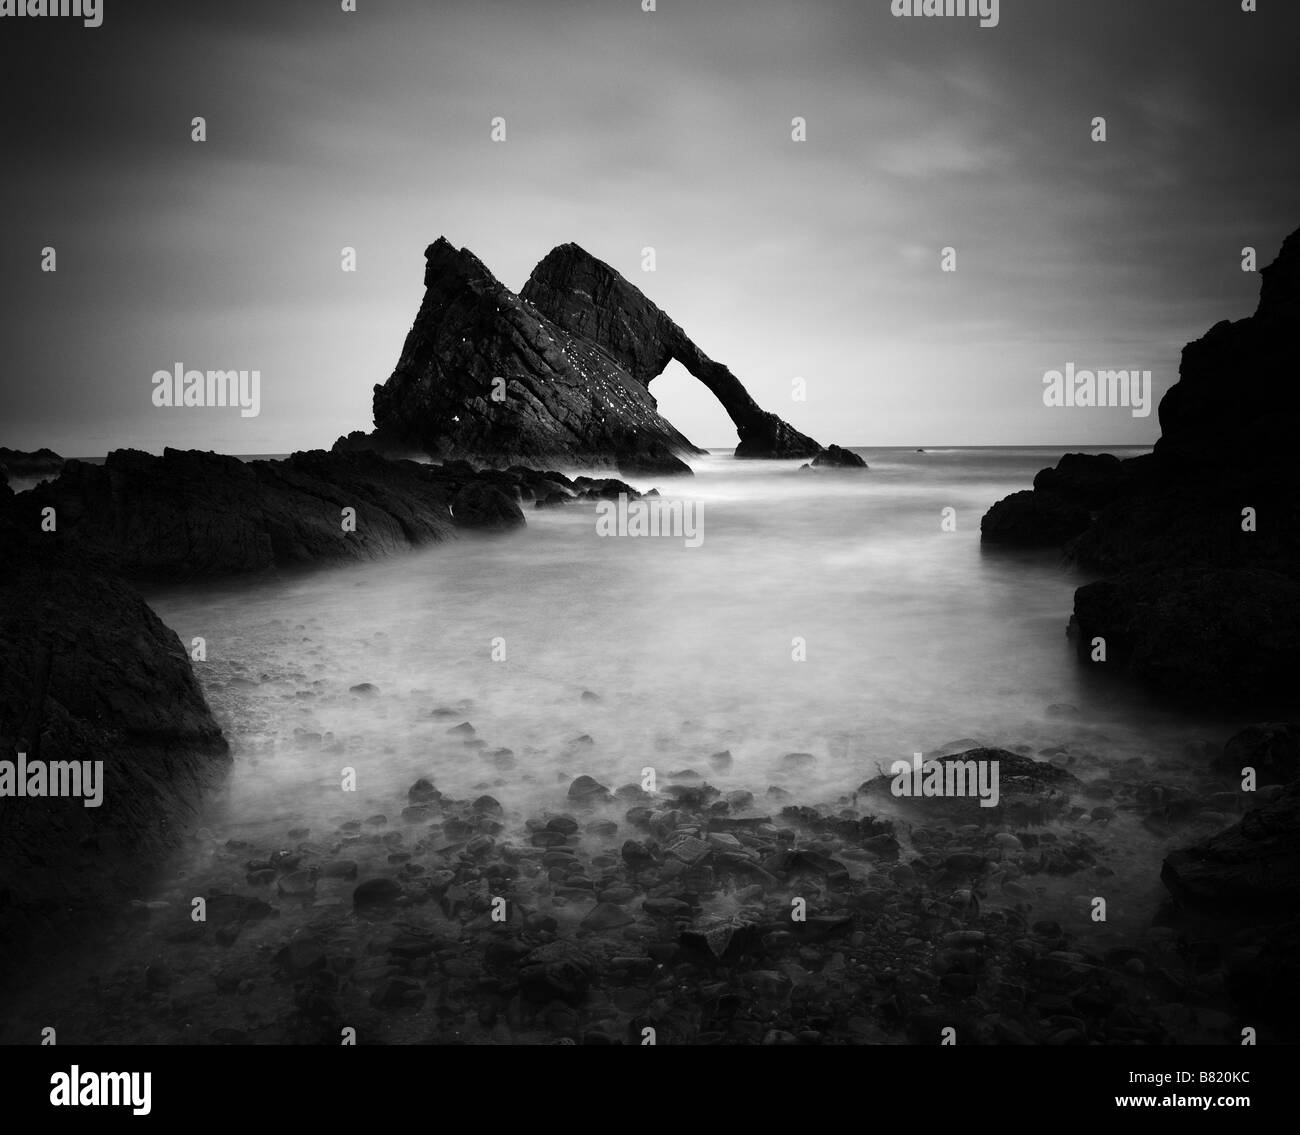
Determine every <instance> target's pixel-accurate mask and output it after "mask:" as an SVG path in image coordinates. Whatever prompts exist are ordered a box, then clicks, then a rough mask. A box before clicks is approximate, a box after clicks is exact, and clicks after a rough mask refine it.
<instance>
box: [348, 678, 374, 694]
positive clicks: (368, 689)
mask: <svg viewBox="0 0 1300 1135" xmlns="http://www.w3.org/2000/svg"><path fill="white" fill-rule="evenodd" d="M348 693H350V694H357V695H359V696H361V697H370V696H372V695H374V694H377V693H379V687H378V686H376V685H375V684H374V683H373V682H361V683H360V684H358V685H355V686H349V687H348Z"/></svg>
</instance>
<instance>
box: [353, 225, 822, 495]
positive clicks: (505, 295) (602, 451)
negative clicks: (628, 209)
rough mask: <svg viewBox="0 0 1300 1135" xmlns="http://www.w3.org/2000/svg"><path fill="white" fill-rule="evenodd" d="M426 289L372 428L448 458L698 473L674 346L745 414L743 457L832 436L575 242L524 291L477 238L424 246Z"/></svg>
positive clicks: (379, 395)
mask: <svg viewBox="0 0 1300 1135" xmlns="http://www.w3.org/2000/svg"><path fill="white" fill-rule="evenodd" d="M425 259H426V267H425V296H424V300H423V302H422V303H421V305H420V311H419V313H418V315H417V316H416V320H415V324H414V326H413V327H412V328H411V331H410V333H409V334H408V336H407V339H406V343H405V345H404V347H403V350H402V355H401V357H400V359H399V360H398V364H397V367H396V368H395V370H394V371H393V374H392V377H390V378H389V380H388V381H387V382H386V383H385V384H383V385H382V386H376V387H375V426H376V434H377V436H380V437H382V438H384V439H385V441H386V443H388V444H403V443H405V444H412V445H417V446H419V447H420V448H422V449H423V450H424V451H425V452H428V453H429V454H431V455H433V456H435V457H438V458H472V459H475V460H479V461H486V462H489V463H507V464H508V463H512V462H528V461H536V460H537V459H540V458H545V459H548V460H552V461H569V462H573V463H576V464H602V463H610V464H619V465H620V466H624V465H626V466H628V467H632V466H636V467H646V465H647V463H648V464H649V465H650V466H658V467H659V468H660V469H661V471H664V472H672V471H675V472H688V471H689V469H688V467H686V466H685V465H684V464H683V463H682V462H681V461H680V460H679V459H678V455H680V454H690V453H698V452H701V451H699V450H698V449H696V447H694V446H693V445H692V444H691V443H690V442H689V441H688V440H687V439H686V438H685V437H684V436H682V434H681V433H679V432H678V431H677V430H676V429H675V428H674V427H673V426H672V424H671V423H669V422H667V421H666V420H665V419H664V418H663V417H662V416H661V415H660V414H659V412H658V406H657V403H656V401H655V399H654V397H653V395H652V394H651V393H650V390H649V385H650V383H651V382H652V381H653V379H655V378H656V377H657V376H658V375H660V374H662V373H663V370H664V368H665V367H666V366H667V365H668V364H669V363H670V362H671V361H673V360H674V359H676V360H677V361H679V362H680V363H681V364H682V365H683V366H684V367H685V368H686V370H687V371H689V372H690V373H691V374H692V375H694V376H695V377H696V378H697V379H699V380H700V381H701V382H702V383H703V384H704V385H705V386H706V387H707V388H708V389H709V390H710V391H712V393H713V394H714V395H715V397H717V399H718V401H719V402H720V403H721V404H722V406H723V408H724V409H725V410H726V411H727V413H728V414H729V415H730V417H731V419H732V421H733V422H734V423H735V424H736V430H737V434H738V436H739V439H740V444H739V445H738V446H737V449H736V453H737V456H741V457H804V456H814V455H816V454H818V453H820V452H821V449H822V447H821V446H820V445H819V444H818V443H817V442H815V441H813V440H812V439H811V438H809V437H806V436H805V435H803V434H801V433H800V432H799V431H798V430H796V429H794V427H792V426H790V425H789V424H788V423H786V422H784V421H782V420H781V419H780V418H778V417H777V416H776V415H775V414H771V413H769V412H767V411H764V410H763V409H762V408H761V407H759V406H758V404H757V403H755V402H754V400H753V399H752V398H751V397H750V396H749V393H748V392H747V391H746V390H745V388H744V386H743V385H742V384H741V382H740V380H739V379H737V378H736V377H735V375H733V374H732V373H731V371H729V370H728V369H727V368H726V367H725V366H723V365H722V364H720V363H717V362H715V361H714V360H712V359H710V358H709V357H708V356H707V355H706V354H705V353H704V352H703V351H701V350H700V349H699V347H697V346H696V345H695V343H694V342H692V341H691V339H690V338H689V337H688V336H687V335H686V333H685V332H684V331H683V330H682V329H681V328H680V327H679V326H678V325H677V324H676V323H674V322H673V321H672V320H671V319H669V318H668V316H667V315H666V314H665V313H664V312H663V311H662V310H660V309H659V308H658V307H657V306H656V305H655V304H654V303H652V302H651V301H650V300H649V299H648V298H647V297H646V296H645V295H644V294H643V293H642V292H641V291H640V290H639V289H638V288H636V287H635V286H633V285H632V284H631V283H629V282H628V281H627V280H626V279H624V278H623V277H622V276H621V275H620V274H619V273H618V272H617V271H615V270H614V269H613V268H611V267H610V266H609V265H608V264H606V263H604V262H603V261H600V260H597V259H596V258H595V257H594V256H592V255H591V254H590V253H589V252H587V251H586V250H585V249H583V248H581V247H580V246H579V245H577V244H573V243H569V244H562V245H559V246H558V247H556V248H554V249H552V250H551V251H550V252H549V253H548V254H547V255H546V256H545V257H544V258H543V259H542V261H541V262H540V263H539V264H538V265H537V267H536V268H535V269H534V270H533V272H532V275H531V276H530V277H529V280H528V282H527V283H526V284H525V286H524V288H523V289H522V290H521V292H520V293H519V295H515V294H514V293H512V292H511V291H510V290H509V289H508V288H506V287H505V286H504V285H503V284H501V282H500V281H499V280H497V279H496V277H495V276H493V275H492V273H491V272H490V271H489V270H488V268H487V267H486V266H485V265H484V264H483V263H482V261H480V260H479V259H478V257H476V256H475V255H474V254H473V253H472V252H470V251H469V250H468V249H464V248H461V249H457V248H456V247H455V246H454V245H452V244H451V242H450V241H448V240H447V239H446V238H445V237H439V238H438V239H437V240H436V241H434V242H433V243H432V244H431V245H429V247H428V248H427V249H426V251H425Z"/></svg>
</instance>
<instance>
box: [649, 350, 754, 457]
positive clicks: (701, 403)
mask: <svg viewBox="0 0 1300 1135" xmlns="http://www.w3.org/2000/svg"><path fill="white" fill-rule="evenodd" d="M647 389H648V390H649V391H650V393H651V395H652V396H653V397H654V399H655V401H656V402H657V403H658V407H659V413H660V415H661V416H662V417H664V418H666V419H667V420H668V421H669V422H671V423H672V424H673V425H674V426H676V427H677V429H679V430H680V431H681V432H682V433H683V434H685V435H686V436H687V437H688V438H690V439H691V441H693V442H694V443H695V444H696V445H698V446H700V447H701V448H703V449H725V450H728V451H730V450H734V449H735V448H736V446H737V445H738V444H740V434H739V433H738V432H737V431H736V423H735V422H733V421H732V420H731V415H730V414H728V413H727V410H726V407H724V406H723V405H722V403H721V402H719V401H718V398H717V396H716V395H715V394H714V393H713V392H712V391H711V390H710V389H709V388H708V387H707V386H705V385H704V383H702V382H700V380H699V379H697V378H696V377H695V376H694V375H693V374H691V373H690V371H688V370H687V369H686V368H685V367H684V366H682V364H681V363H679V362H678V361H677V360H676V359H672V360H670V361H669V363H668V365H667V366H666V367H664V369H663V371H662V372H660V373H659V374H658V375H657V376H656V377H655V378H652V379H651V380H650V381H649V383H648V384H647Z"/></svg>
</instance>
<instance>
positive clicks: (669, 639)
mask: <svg viewBox="0 0 1300 1135" xmlns="http://www.w3.org/2000/svg"><path fill="white" fill-rule="evenodd" d="M860 452H862V454H863V455H864V456H865V457H866V459H867V460H868V462H869V463H870V466H871V468H870V471H868V472H863V471H860V470H858V471H831V470H800V469H799V467H798V466H799V464H800V462H743V461H735V460H734V459H732V458H730V457H728V456H722V455H717V454H715V455H712V456H709V457H707V458H702V459H699V460H697V462H696V465H695V468H696V476H695V477H694V478H690V479H678V480H668V481H661V482H659V488H660V490H661V492H663V494H664V496H665V498H667V499H682V500H683V501H684V502H694V503H695V504H696V505H697V506H700V505H702V513H701V514H699V515H701V516H702V529H701V531H702V535H703V541H702V542H701V543H700V544H699V546H698V547H688V546H686V541H685V540H683V539H682V538H671V537H667V536H660V537H653V538H633V537H628V536H610V537H607V538H601V537H599V536H598V535H597V531H596V523H595V521H596V506H595V505H594V504H592V503H575V504H571V505H568V506H565V507H562V508H558V509H550V510H531V509H530V510H529V511H528V513H527V516H528V527H527V529H526V530H523V531H520V532H516V533H513V534H511V535H509V536H506V537H497V538H482V539H463V540H458V541H455V542H451V543H448V544H443V545H439V546H437V547H431V548H428V549H425V550H422V551H419V552H415V553H412V554H408V555H403V556H400V557H397V558H393V559H389V560H383V561H379V562H375V563H370V564H364V565H349V566H346V567H341V568H332V569H325V570H316V571H313V572H310V573H308V574H305V575H300V576H296V577H293V578H285V579H280V580H261V581H249V580H239V581H235V582H232V583H229V584H222V585H219V586H216V587H214V586H211V585H204V586H202V587H191V588H186V589H179V590H178V589H173V590H169V591H166V592H163V593H156V594H153V595H151V596H150V597H149V598H150V601H151V603H152V604H153V605H154V607H155V609H156V610H157V611H158V613H159V615H160V616H161V617H162V618H163V620H164V621H165V622H167V623H168V624H169V625H170V626H171V627H173V628H174V629H175V630H176V631H177V632H178V633H179V634H180V636H181V638H182V640H183V641H184V642H186V643H187V644H188V643H189V642H190V640H191V638H192V637H193V636H202V637H203V638H204V639H205V640H206V643H207V651H208V658H207V661H206V662H203V663H197V664H196V668H197V670H198V673H199V675H200V678H201V680H202V682H203V685H204V688H205V690H206V692H207V695H208V697H209V699H210V701H211V704H212V706H213V708H214V711H215V712H216V714H217V717H218V719H219V720H220V722H221V724H222V726H223V728H224V729H225V730H226V732H227V736H228V737H229V738H230V741H231V744H232V748H233V753H234V757H235V763H234V769H233V772H232V775H231V777H230V781H229V784H228V786H227V789H226V791H225V792H224V794H223V795H222V797H221V798H220V800H219V801H217V802H216V803H214V805H213V807H212V809H211V815H210V816H209V817H208V822H209V824H210V826H211V828H212V830H213V832H214V834H216V835H217V836H219V837H220V838H228V837H232V836H239V837H241V838H248V839H252V840H266V839H271V838H274V837H275V835H276V834H277V833H282V832H283V831H284V830H285V827H286V825H288V826H292V824H293V823H297V824H299V825H301V826H315V825H322V826H324V825H332V824H337V823H338V822H340V821H341V820H345V819H350V818H355V817H356V816H358V815H364V814H367V811H374V812H388V813H389V814H392V813H393V811H394V809H395V808H396V807H398V806H400V804H399V802H404V799H405V792H406V789H407V787H408V786H409V785H410V784H411V783H412V782H413V781H414V780H415V779H416V778H417V777H420V776H428V777H430V778H431V779H432V780H433V781H434V783H435V784H436V785H437V786H438V787H439V788H440V789H442V790H443V791H444V792H447V793H451V794H454V795H461V794H469V793H472V792H474V791H481V790H487V789H489V788H490V790H491V791H492V793H493V795H495V796H496V797H497V798H498V799H499V800H501V802H502V803H503V804H504V805H505V806H506V809H507V814H508V815H509V816H513V817H515V818H516V820H518V819H521V818H522V817H523V816H525V815H526V814H530V813H532V812H535V811H537V810H539V809H541V808H544V807H551V808H556V807H563V805H564V789H565V787H566V786H567V784H568V782H569V780H570V779H571V778H572V777H575V776H577V775H579V774H582V773H588V774H590V775H593V776H595V777H596V778H597V779H598V780H600V781H602V782H603V783H605V784H607V785H609V786H610V787H615V786H617V785H620V784H624V783H627V782H629V781H633V780H638V779H640V775H641V770H642V769H643V768H644V767H646V766H651V767H654V768H655V769H656V771H657V773H658V775H659V776H660V777H663V776H665V775H667V774H670V773H673V772H676V771H679V770H681V769H684V768H694V769H696V770H697V771H699V772H701V773H702V774H704V775H705V776H706V777H707V779H709V780H710V781H711V782H712V783H714V784H716V785H717V786H718V787H720V788H723V789H727V788H732V787H737V788H747V789H749V790H750V791H753V792H755V793H756V794H761V793H762V792H763V791H764V790H765V788H766V787H767V786H768V785H771V784H776V785H780V786H782V787H784V788H786V789H787V790H789V791H790V792H792V793H793V794H794V796H795V797H796V798H797V799H798V800H799V801H800V802H806V803H817V802H831V801H834V800H835V799H836V798H837V797H838V796H840V795H842V794H844V793H846V792H850V791H852V789H853V788H855V787H856V786H857V785H858V784H859V783H860V782H861V781H862V780H864V779H866V778H867V777H868V776H871V775H874V774H875V773H876V772H877V771H878V770H879V769H881V768H884V769H887V768H888V767H889V765H890V763H891V762H893V761H895V760H898V759H900V758H901V759H906V758H908V757H910V755H911V754H912V753H913V752H917V751H921V752H928V751H929V750H931V749H933V748H935V747H937V746H940V745H943V744H945V743H947V742H950V741H952V740H955V739H957V738H963V737H970V738H975V739H978V740H980V741H982V742H985V743H987V744H991V745H996V746H1003V747H1012V746H1014V745H1027V746H1030V747H1031V749H1032V750H1034V751H1037V750H1039V749H1040V748H1043V747H1049V746H1052V745H1057V744H1063V743H1072V742H1074V743H1077V742H1078V741H1079V739H1080V738H1081V737H1083V738H1084V739H1086V740H1087V742H1088V743H1089V744H1090V745H1091V746H1092V747H1093V748H1098V747H1100V748H1102V749H1104V751H1105V754H1106V756H1107V758H1108V759H1112V758H1113V760H1114V761H1115V762H1116V763H1118V762H1119V761H1121V760H1123V759H1125V758H1131V757H1135V756H1136V757H1139V758H1140V759H1142V760H1143V761H1144V762H1148V763H1150V764H1151V765H1152V766H1153V767H1154V766H1155V765H1157V764H1159V763H1160V762H1168V761H1170V760H1175V761H1176V760H1178V759H1180V758H1181V753H1182V750H1183V748H1184V746H1185V745H1186V743H1187V742H1188V741H1189V740H1192V739H1195V738H1198V737H1204V738H1208V739H1212V740H1217V741H1219V742H1221V741H1222V740H1223V739H1224V738H1225V737H1226V736H1227V735H1228V731H1230V730H1231V728H1233V727H1234V726H1235V725H1237V724H1240V723H1232V722H1219V721H1214V720H1210V719H1206V720H1204V721H1196V720H1193V719H1189V718H1188V717H1187V716H1186V715H1178V714H1174V713H1171V712H1168V711H1162V710H1158V709H1154V708H1152V707H1150V706H1148V705H1146V704H1145V703H1144V701H1143V699H1141V698H1140V697H1139V696H1138V695H1137V694H1135V693H1133V692H1132V691H1130V690H1128V689H1127V687H1125V686H1122V685H1116V684H1114V683H1102V682H1099V681H1098V679H1096V678H1095V677H1094V676H1092V675H1090V674H1088V673H1087V672H1085V671H1084V670H1083V668H1082V667H1081V666H1080V665H1079V663H1078V661H1077V660H1076V658H1075V656H1074V652H1073V648H1072V646H1071V645H1070V644H1069V643H1068V642H1067V639H1066V635H1065V626H1066V622H1067V620H1068V617H1069V614H1070V611H1071V607H1072V594H1073V591H1074V588H1075V587H1077V586H1078V585H1079V584H1080V583H1082V582H1086V578H1085V577H1082V576H1080V575H1079V574H1077V573H1076V572H1074V571H1073V570H1071V569H1068V568H1066V567H1064V566H1062V564H1061V563H1060V560H1059V557H1058V556H1057V555H1056V554H1055V553H1051V552H1047V553H1043V552H1034V553H1025V552H1007V551H993V550H986V549H982V548H981V545H980V540H979V521H980V517H981V515H982V514H983V513H984V511H985V510H986V509H987V508H988V507H989V505H991V504H992V503H993V502H994V501H995V500H997V499H999V498H1000V497H1002V496H1004V495H1005V494H1007V493H1009V492H1014V491H1016V490H1018V489H1021V488H1025V487H1027V486H1028V485H1029V484H1030V482H1031V480H1032V477H1033V474H1034V473H1035V472H1036V471H1037V470H1038V469H1039V468H1041V467H1043V466H1044V465H1048V464H1052V463H1054V462H1055V461H1056V459H1057V458H1058V457H1059V455H1060V454H1059V451H1056V450H1047V449H977V450H972V449H967V450H934V451H929V452H926V453H916V452H912V451H906V450H896V449H895V450H879V451H872V450H861V451H860ZM1122 455H1123V454H1122ZM651 484H652V482H651V481H642V482H638V483H636V487H637V488H641V489H648V488H649V487H650V486H651ZM945 508H952V509H954V510H955V520H956V531H952V532H946V531H944V530H943V528H942V525H941V521H942V517H943V510H944V509H945ZM796 638H799V639H802V640H803V641H804V643H805V644H806V647H805V649H806V661H794V660H793V659H792V653H793V652H794V649H795V648H794V646H793V643H794V640H795V639H796ZM494 640H496V648H497V653H498V654H500V652H501V648H502V646H504V653H505V658H504V659H501V660H493V649H494ZM361 683H370V684H371V685H373V686H374V687H375V688H376V689H375V690H374V691H362V692H352V687H354V686H357V685H359V684H361ZM584 692H586V693H587V696H586V697H585V698H584V696H583V695H584ZM592 694H594V695H595V697H596V699H599V700H594V699H592V698H591V695H592ZM1059 704H1066V705H1069V706H1073V707H1076V708H1077V710H1078V711H1079V712H1078V714H1077V715H1070V716H1066V717H1062V716H1060V715H1059V711H1058V712H1057V713H1049V712H1048V707H1049V706H1051V705H1059ZM438 709H442V710H444V711H445V710H448V709H450V710H452V711H453V715H452V716H447V715H446V714H445V712H444V714H443V715H442V716H434V711H435V710H438ZM462 721H468V722H470V723H471V724H472V725H473V726H474V728H475V730H476V731H477V738H478V739H479V740H480V741H481V742H482V745H481V747H479V748H471V747H467V746H466V745H464V744H463V743H462V741H461V739H460V737H459V736H457V735H454V734H450V733H449V732H448V730H449V729H450V728H451V727H452V726H455V725H457V724H459V723H460V722H462ZM581 735H587V736H589V737H590V738H591V739H592V743H591V744H590V745H587V744H578V745H574V744H572V742H573V741H574V739H575V738H577V737H579V736H581ZM500 747H506V748H509V749H511V750H513V752H514V754H515V758H516V762H517V763H516V765H515V767H514V768H513V769H509V770H508V771H505V772H503V771H502V770H501V767H500V766H499V765H498V764H497V763H496V761H495V759H494V758H493V757H492V756H490V755H489V754H491V753H492V752H493V751H494V750H496V749H498V748H500ZM722 749H728V750H730V752H731V753H732V755H733V758H734V763H733V764H732V766H731V768H730V770H729V771H727V772H725V773H718V772H715V771H713V770H712V769H711V768H710V767H709V764H708V761H707V758H708V756H709V754H711V753H714V752H716V751H718V750H722ZM792 751H803V752H810V753H812V754H814V756H815V757H816V762H815V763H814V764H812V765H811V766H810V767H809V766H801V767H799V768H798V771H797V772H792V771H789V770H788V769H787V768H786V767H784V766H783V765H782V763H781V757H782V756H783V755H784V754H786V753H789V752H792ZM345 767H349V768H353V769H355V770H356V773H357V792H356V793H355V794H351V793H343V792H341V791H340V780H341V775H342V770H343V769H344V768H345ZM1135 833H1136V829H1135ZM1113 837H1114V838H1115V839H1117V840H1122V839H1123V838H1124V837H1123V835H1122V833H1121V831H1120V830H1119V829H1116V830H1115V831H1114V833H1113ZM1134 839H1135V840H1136V841H1137V842H1138V843H1142V842H1143V841H1144V840H1145V842H1146V843H1147V844H1149V843H1150V840H1149V839H1148V838H1147V837H1144V836H1142V835H1140V833H1137V834H1135V835H1134ZM1151 854H1155V850H1152V851H1151ZM1147 858H1149V856H1144V857H1143V859H1144V860H1145V859H1147ZM1132 866H1133V868H1134V870H1141V871H1142V872H1143V873H1144V874H1143V877H1144V878H1145V879H1146V880H1147V881H1148V882H1150V883H1151V884H1153V885H1154V877H1153V876H1152V875H1151V874H1150V868H1151V864H1150V863H1149V862H1142V863H1140V864H1138V863H1134V864H1133V865H1132ZM1144 889H1145V888H1144Z"/></svg>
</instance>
